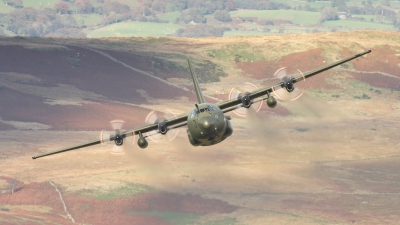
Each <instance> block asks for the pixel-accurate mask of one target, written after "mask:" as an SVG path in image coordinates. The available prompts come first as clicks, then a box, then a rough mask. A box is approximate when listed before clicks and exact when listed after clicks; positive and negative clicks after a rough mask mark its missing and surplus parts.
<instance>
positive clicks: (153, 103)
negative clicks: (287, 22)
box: [0, 31, 400, 225]
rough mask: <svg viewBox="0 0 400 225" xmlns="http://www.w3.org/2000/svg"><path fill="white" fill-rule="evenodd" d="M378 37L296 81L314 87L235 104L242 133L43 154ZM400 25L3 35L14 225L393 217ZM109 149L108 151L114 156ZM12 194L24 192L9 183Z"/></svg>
mask: <svg viewBox="0 0 400 225" xmlns="http://www.w3.org/2000/svg"><path fill="white" fill-rule="evenodd" d="M367 49H371V50H372V52H371V53H370V54H368V55H366V56H365V57H361V58H359V59H357V60H354V61H351V62H349V63H346V64H345V65H343V66H341V67H339V68H336V69H333V70H329V71H326V72H324V73H322V74H320V75H318V76H316V77H312V78H310V79H308V80H306V81H305V82H302V83H299V84H298V85H297V86H296V88H299V89H301V90H303V91H304V93H305V94H304V95H303V96H302V97H301V98H300V99H298V100H296V101H289V102H284V101H279V102H278V106H277V107H276V108H274V109H270V108H268V107H267V106H265V104H264V106H263V107H262V109H261V111H260V112H259V113H257V114H255V113H254V112H252V111H250V112H249V115H250V117H248V118H241V117H238V116H236V115H235V114H234V113H229V114H228V115H230V116H232V120H231V121H232V125H233V129H234V133H233V135H232V137H230V138H228V139H227V140H225V141H224V142H222V143H220V144H218V145H215V146H211V147H193V146H191V145H190V144H189V142H188V140H187V135H186V132H185V129H184V128H182V129H180V130H179V134H178V136H177V138H176V139H175V140H174V141H172V142H167V140H165V139H161V140H160V141H158V142H153V141H152V142H150V143H149V147H148V148H146V149H145V150H143V149H139V147H138V146H137V145H136V144H135V143H133V145H131V144H130V143H129V142H131V141H132V140H131V139H129V140H127V141H126V142H125V144H124V149H123V154H118V155H116V154H111V153H113V151H114V150H115V148H113V146H112V145H108V144H105V145H99V146H93V147H88V148H85V149H82V150H78V151H72V152H68V153H63V154H60V155H56V156H50V157H47V158H43V159H37V160H32V159H31V156H32V155H34V154H37V153H40V152H46V151H51V150H54V149H58V148H61V147H65V146H69V145H73V144H76V143H80V142H84V141H88V140H92V139H95V138H98V137H99V133H100V130H103V129H104V130H111V126H110V124H109V121H110V120H114V119H122V120H124V121H125V124H124V127H123V129H126V128H131V127H134V126H139V125H143V124H144V120H145V118H146V115H147V114H148V113H149V112H150V111H152V110H155V111H157V112H165V111H166V110H168V111H171V112H173V113H174V114H179V113H182V112H185V111H188V110H190V109H192V108H193V107H194V103H195V102H196V97H195V94H194V93H193V87H192V84H191V81H190V80H189V71H188V69H187V61H186V59H187V57H189V58H190V59H191V60H192V61H193V63H194V69H195V72H196V73H197V75H198V76H199V79H200V82H201V87H202V89H203V92H204V93H205V94H206V95H207V98H206V99H207V101H210V102H215V101H218V100H224V99H226V98H228V93H229V91H230V90H231V88H232V87H234V86H236V87H240V86H243V84H244V83H245V82H251V83H253V84H256V85H257V86H262V85H268V84H271V83H274V82H276V81H277V79H275V78H274V77H273V76H274V73H275V71H276V70H278V69H279V68H281V67H287V71H288V72H289V73H292V72H296V70H297V69H299V70H301V71H307V70H311V69H314V68H317V67H319V66H322V65H324V64H326V63H329V62H332V61H335V60H338V59H340V58H344V57H348V56H350V55H353V54H356V53H359V52H362V51H364V50H367ZM399 67H400V35H399V33H398V32H391V31H356V32H335V33H318V34H291V35H267V36H251V37H223V38H202V39H196V38H193V39H187V38H165V37H162V38H161V37H160V38H155V37H153V38H141V37H136V38H134V37H130V38H102V39H57V38H38V37H9V38H6V37H2V38H0V142H1V143H2V144H1V145H0V170H1V171H2V173H1V176H0V223H2V224H15V223H21V224H23V223H27V224H55V223H58V224H74V223H79V224H132V223H135V224H217V225H218V224H265V223H266V222H268V223H271V224H353V223H356V224H397V223H398V221H399V220H400V217H399V215H398V209H399V208H400V204H399V201H398V200H399V199H398V198H399V190H398V186H399V185H400V179H399V176H398V172H399V166H398V165H399V155H400V152H399V149H400V144H399V143H398V141H397V139H398V133H399V127H400V126H399V122H398V121H399V119H400V117H399V115H400V114H399V110H400V70H399ZM110 152H111V153H110ZM10 190H13V191H14V192H13V194H10V193H9V191H10Z"/></svg>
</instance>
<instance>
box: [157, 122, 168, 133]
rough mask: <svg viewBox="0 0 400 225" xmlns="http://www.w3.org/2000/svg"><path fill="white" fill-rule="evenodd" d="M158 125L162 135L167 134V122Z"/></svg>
mask: <svg viewBox="0 0 400 225" xmlns="http://www.w3.org/2000/svg"><path fill="white" fill-rule="evenodd" d="M157 125H158V131H159V132H160V133H161V134H166V133H167V131H168V129H167V123H166V122H165V120H163V121H160V122H158V123H157Z"/></svg>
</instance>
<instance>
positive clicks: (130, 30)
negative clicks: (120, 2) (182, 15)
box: [87, 21, 181, 38]
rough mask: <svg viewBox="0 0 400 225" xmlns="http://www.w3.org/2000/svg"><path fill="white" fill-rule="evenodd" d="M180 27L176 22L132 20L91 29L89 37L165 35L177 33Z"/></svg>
mask: <svg viewBox="0 0 400 225" xmlns="http://www.w3.org/2000/svg"><path fill="white" fill-rule="evenodd" d="M179 28H181V26H179V25H176V24H168V23H152V22H139V21H130V22H121V23H116V24H111V25H108V26H105V27H102V28H100V29H97V30H94V31H90V32H88V33H87V37H89V38H100V37H129V36H140V37H146V36H154V37H163V36H166V35H168V34H175V31H176V30H177V29H179Z"/></svg>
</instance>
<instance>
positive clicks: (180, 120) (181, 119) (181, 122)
mask: <svg viewBox="0 0 400 225" xmlns="http://www.w3.org/2000/svg"><path fill="white" fill-rule="evenodd" d="M187 116H188V114H187V113H183V114H180V115H178V116H177V117H176V118H172V119H169V120H166V124H167V126H168V129H174V128H178V127H181V126H185V125H186V120H187ZM157 129H158V125H157V124H148V125H144V126H141V127H137V128H133V129H130V130H126V131H124V132H121V135H122V136H123V137H124V138H126V137H130V136H133V135H138V134H139V132H140V133H142V134H143V133H146V132H149V131H153V130H157ZM145 137H147V136H145ZM110 141H111V140H110ZM101 143H102V140H100V139H96V140H92V141H89V142H85V143H82V144H79V145H75V146H71V147H67V148H63V149H59V150H56V151H52V152H46V153H43V154H39V155H35V156H32V159H37V158H41V157H44V156H49V155H54V154H58V153H62V152H68V151H72V150H76V149H80V148H85V147H89V146H93V145H98V144H101Z"/></svg>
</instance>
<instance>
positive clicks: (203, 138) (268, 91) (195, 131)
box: [32, 50, 371, 159]
mask: <svg viewBox="0 0 400 225" xmlns="http://www.w3.org/2000/svg"><path fill="white" fill-rule="evenodd" d="M370 52H371V50H368V51H365V52H362V53H359V54H356V55H354V56H351V57H348V58H345V59H342V60H339V61H337V62H334V63H331V64H328V65H326V66H323V67H320V68H318V69H314V70H310V71H307V72H305V73H300V74H295V75H287V76H284V77H282V80H281V81H280V82H277V83H275V84H273V85H270V86H267V87H262V88H259V89H256V90H254V91H251V92H246V93H240V94H238V95H237V96H235V97H234V98H233V99H228V100H224V101H220V102H218V103H215V104H211V103H207V102H206V101H205V99H204V95H203V94H202V91H201V89H200V86H199V82H198V80H197V77H196V74H195V72H194V71H193V67H192V64H191V62H190V60H189V59H188V64H189V70H190V73H191V77H192V80H193V84H194V88H195V92H196V95H197V100H198V103H196V104H195V107H194V108H193V109H192V110H191V111H189V112H187V113H183V114H180V115H178V116H176V117H173V118H168V119H162V120H158V121H155V122H154V123H152V124H148V125H143V126H140V127H137V128H133V129H129V130H126V131H123V132H121V131H119V130H117V131H116V133H115V134H114V135H110V136H109V137H108V138H107V140H106V141H114V142H115V144H116V145H117V146H121V145H122V144H123V143H124V139H125V138H127V137H130V136H135V135H139V139H138V141H137V144H138V146H139V147H140V148H146V147H147V146H148V142H147V140H146V138H147V137H150V136H151V132H153V133H157V134H163V135H165V134H166V133H167V132H169V131H170V130H172V129H174V128H178V127H182V126H186V125H187V135H188V139H189V142H190V143H191V144H192V145H193V146H210V145H215V144H217V143H219V142H221V141H223V140H225V139H226V138H227V137H229V136H231V135H232V132H233V129H232V125H231V123H230V121H229V120H230V117H229V116H226V115H225V113H226V112H229V111H233V110H235V109H238V108H241V107H243V108H249V107H250V106H251V105H252V104H254V103H257V102H261V101H263V100H266V102H267V105H268V106H269V107H271V108H273V107H275V106H276V104H277V100H276V99H275V97H274V96H273V94H274V95H277V94H275V93H276V91H277V90H279V89H280V90H283V91H284V90H286V91H285V92H288V93H291V92H293V91H294V84H295V83H297V82H299V81H302V80H305V79H306V78H309V77H311V76H314V75H316V74H318V73H321V72H324V71H326V70H329V69H331V68H333V67H336V66H338V65H341V64H343V63H346V62H348V61H350V60H353V59H355V58H358V57H360V56H363V55H365V54H368V53H370ZM278 97H279V96H278ZM104 141H105V140H103V139H102V138H99V139H96V140H93V141H89V142H86V143H82V144H79V145H76V146H72V147H68V148H63V149H60V150H57V151H53V152H47V153H43V154H39V155H36V156H33V157H32V159H37V158H40V157H44V156H48V155H54V154H57V153H61V152H66V151H71V150H75V149H80V148H84V147H88V146H92V145H97V144H101V143H103V142H104Z"/></svg>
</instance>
